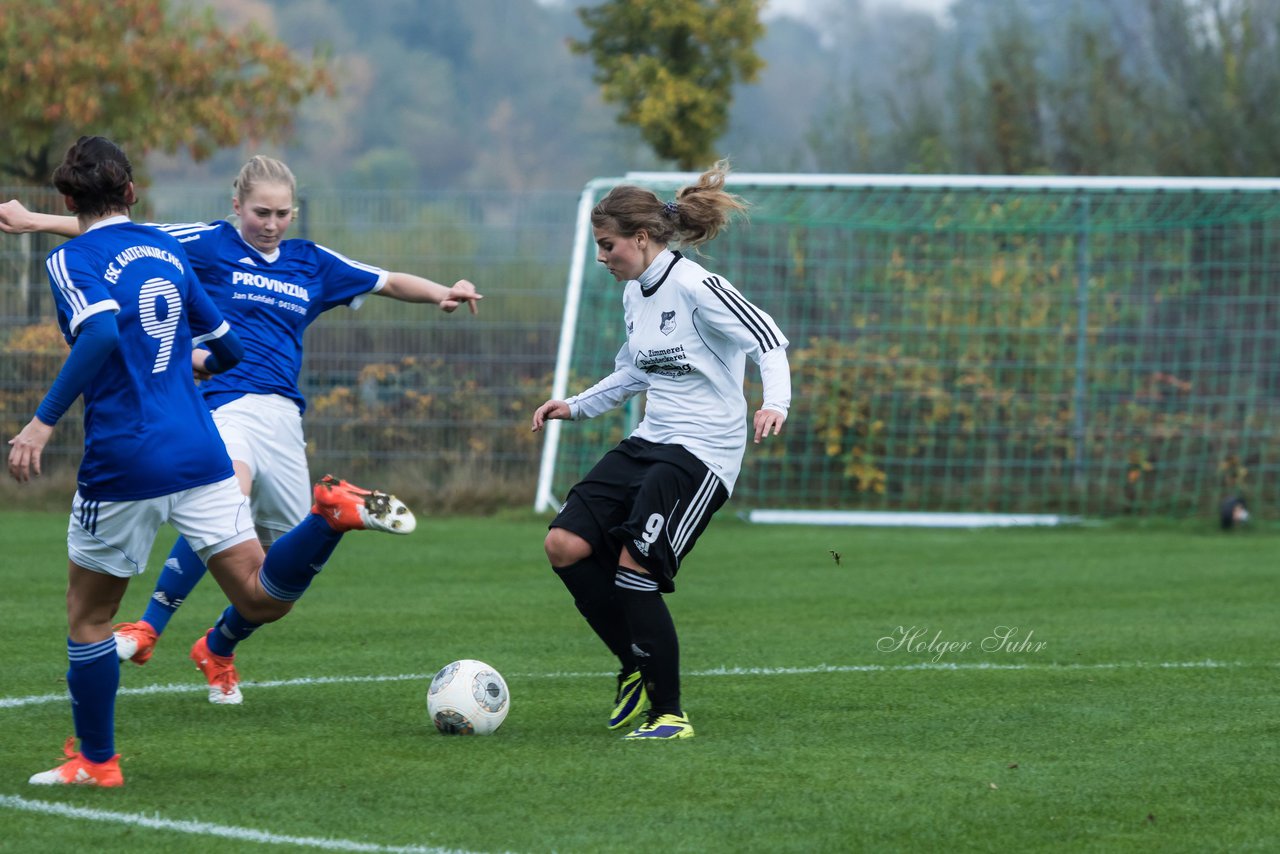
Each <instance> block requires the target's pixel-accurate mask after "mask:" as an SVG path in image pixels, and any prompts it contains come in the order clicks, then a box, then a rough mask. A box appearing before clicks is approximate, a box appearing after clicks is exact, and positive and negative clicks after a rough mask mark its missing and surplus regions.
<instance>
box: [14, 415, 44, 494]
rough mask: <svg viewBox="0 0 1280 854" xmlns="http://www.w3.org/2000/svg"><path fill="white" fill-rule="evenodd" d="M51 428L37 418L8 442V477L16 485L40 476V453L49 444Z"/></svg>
mask: <svg viewBox="0 0 1280 854" xmlns="http://www.w3.org/2000/svg"><path fill="white" fill-rule="evenodd" d="M52 435H53V428H52V427H50V426H49V425H48V424H45V423H44V422H43V421H41V420H40V419H39V418H32V419H31V420H30V421H29V422H27V426H26V427H23V428H22V432H21V433H19V434H18V435H16V436H14V437H13V438H12V439H10V440H9V445H10V448H9V475H10V476H11V477H12V478H13V479H14V480H16V481H17V482H18V483H26V482H28V481H29V480H31V478H33V477H39V475H40V453H41V452H42V451H43V450H44V446H45V445H47V444H48V443H49V437H50V436H52Z"/></svg>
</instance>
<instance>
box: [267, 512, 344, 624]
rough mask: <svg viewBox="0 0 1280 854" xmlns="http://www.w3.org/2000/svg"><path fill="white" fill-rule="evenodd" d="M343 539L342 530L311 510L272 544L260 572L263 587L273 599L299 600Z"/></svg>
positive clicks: (284, 600)
mask: <svg viewBox="0 0 1280 854" xmlns="http://www.w3.org/2000/svg"><path fill="white" fill-rule="evenodd" d="M341 541H342V532H341V531H335V530H333V528H331V527H329V523H328V522H326V521H325V520H324V518H323V517H321V516H317V515H316V514H314V513H308V514H307V517H306V518H305V519H303V520H302V521H301V522H299V523H298V524H297V525H296V526H294V528H293V530H291V531H289V533H287V534H285V535H284V536H283V537H281V538H280V539H278V540H276V541H275V542H274V543H272V544H271V551H269V552H267V559H266V560H265V561H264V562H263V564H262V569H261V570H259V572H258V578H259V579H260V580H261V581H262V589H263V590H265V591H267V595H269V596H271V597H272V598H273V599H279V600H280V601H282V602H296V601H297V600H298V599H300V598H302V594H303V593H306V592H307V588H308V587H310V586H311V582H312V581H313V580H314V579H315V577H316V574H317V573H319V572H320V570H322V569H324V565H325V563H326V562H327V561H328V560H329V556H330V555H332V554H333V550H334V549H336V548H337V547H338V543H339V542H341Z"/></svg>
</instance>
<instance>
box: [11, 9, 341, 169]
mask: <svg viewBox="0 0 1280 854" xmlns="http://www.w3.org/2000/svg"><path fill="white" fill-rule="evenodd" d="M6 24H7V25H6V26H4V27H0V102H3V103H4V104H5V105H6V120H7V123H8V125H9V126H8V128H7V130H8V133H7V134H6V135H5V137H4V139H3V141H0V164H3V165H5V166H12V167H16V168H20V167H21V166H22V164H23V163H24V162H25V161H26V160H27V159H28V157H29V154H30V152H33V151H40V150H42V149H50V148H51V149H53V150H55V151H56V150H59V149H61V148H62V146H63V145H65V144H66V143H68V142H69V141H70V140H71V139H73V138H74V137H75V136H76V135H78V134H79V133H81V132H82V131H83V130H84V129H85V128H86V127H87V126H90V125H92V127H93V130H94V131H95V132H97V133H102V134H104V135H106V136H110V137H112V138H113V139H115V140H116V141H117V142H119V143H120V144H121V145H122V146H123V147H124V149H125V150H126V151H128V152H129V153H130V154H131V155H132V156H133V159H134V162H135V163H141V162H142V155H144V154H145V153H146V152H147V151H148V150H152V149H160V150H164V151H169V152H172V151H176V150H177V149H178V148H187V149H188V150H189V151H190V152H191V154H192V156H193V157H195V158H196V159H202V158H204V157H207V156H209V155H210V154H212V153H213V152H214V151H216V150H217V149H219V148H222V147H229V146H234V145H236V144H238V143H239V142H240V141H241V140H243V139H245V138H248V137H253V138H257V139H264V140H272V141H283V140H284V139H286V138H287V137H288V135H289V133H290V132H291V130H292V125H293V116H294V109H295V108H296V106H297V105H298V104H299V103H300V102H301V101H302V100H303V99H304V98H306V97H308V96H310V95H312V94H316V93H326V92H328V93H331V92H332V91H333V81H332V79H331V77H330V75H329V72H328V70H327V69H326V67H325V65H324V63H323V62H321V61H320V60H315V59H313V60H311V61H305V60H302V59H299V58H297V57H295V56H294V55H293V54H291V53H290V52H289V50H288V49H287V48H286V47H285V46H284V45H283V44H281V43H280V42H278V41H277V40H275V39H274V38H273V37H272V36H270V35H269V34H267V33H266V32H264V31H263V30H262V29H261V28H259V27H257V26H256V25H255V26H249V27H246V28H243V29H238V30H236V31H234V32H228V31H224V30H222V29H221V28H220V27H219V26H218V25H217V24H216V23H215V21H214V19H213V17H212V16H211V14H208V12H207V10H206V12H205V13H197V12H192V11H191V10H189V9H180V8H179V7H177V6H176V5H171V4H170V3H169V2H167V0H116V2H113V3H109V4H108V3H101V2H89V0H58V2H50V0H44V2H30V3H24V4H23V14H22V15H21V16H15V18H14V19H13V21H12V22H8V21H6ZM23 177H25V178H27V179H28V180H30V181H31V182H32V183H43V182H44V181H45V180H46V179H47V177H48V175H47V171H43V170H39V171H38V173H37V172H35V171H33V172H31V173H30V174H24V175H23Z"/></svg>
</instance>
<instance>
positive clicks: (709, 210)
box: [591, 160, 747, 248]
mask: <svg viewBox="0 0 1280 854" xmlns="http://www.w3.org/2000/svg"><path fill="white" fill-rule="evenodd" d="M728 174H729V161H728V160H719V161H717V162H716V164H715V165H714V166H712V167H711V168H710V169H708V170H707V171H706V172H703V173H702V174H701V175H700V176H699V177H698V180H697V181H696V182H695V183H693V184H690V185H688V186H685V187H682V188H680V189H679V190H677V191H676V195H675V199H674V200H673V201H670V202H664V201H662V200H661V199H659V198H658V197H657V195H655V194H654V192H653V191H652V190H647V189H645V188H644V187H637V186H634V185H632V184H620V185H619V186H617V187H614V188H613V189H612V190H610V191H609V193H608V195H606V196H605V197H604V198H603V199H601V200H600V202H599V203H598V204H597V205H596V206H595V207H594V208H593V209H592V210H591V225H592V226H593V227H595V228H599V229H604V230H608V231H612V232H614V233H615V234H617V235H618V236H620V237H630V236H631V235H633V234H636V233H637V232H640V231H643V232H645V233H646V234H648V235H649V239H650V240H653V241H656V242H658V243H663V244H671V243H674V244H678V245H682V246H691V247H694V248H697V247H698V246H700V245H701V244H703V243H706V242H707V241H708V240H711V239H712V238H714V237H715V236H716V235H717V234H719V233H720V230H721V229H723V228H724V227H725V226H726V225H728V223H729V220H730V219H732V218H733V215H734V214H736V213H741V212H744V211H746V209H747V202H746V201H744V200H743V199H741V198H739V197H738V196H735V195H733V194H732V193H729V192H726V191H725V189H724V182H725V178H726V177H727V176H728Z"/></svg>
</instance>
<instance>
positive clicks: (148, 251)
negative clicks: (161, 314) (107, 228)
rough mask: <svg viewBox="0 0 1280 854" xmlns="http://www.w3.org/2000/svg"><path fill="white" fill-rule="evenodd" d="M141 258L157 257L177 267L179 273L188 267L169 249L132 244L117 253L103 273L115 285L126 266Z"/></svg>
mask: <svg viewBox="0 0 1280 854" xmlns="http://www.w3.org/2000/svg"><path fill="white" fill-rule="evenodd" d="M139 258H155V259H156V260H158V261H163V262H165V263H166V264H172V265H173V266H175V267H177V268H178V272H179V273H184V272H186V268H185V267H183V266H182V262H181V261H179V260H178V256H177V255H174V254H173V253H172V252H170V251H169V250H167V249H161V248H160V247H159V246H130V247H129V248H128V249H125V250H123V251H121V252H120V253H119V254H117V255H116V257H115V260H113V261H112V262H111V263H110V264H108V265H107V271H106V273H104V274H103V276H104V278H106V280H107V281H108V282H110V283H111V284H113V285H114V284H116V283H118V282H119V281H120V276H121V274H122V273H124V268H125V267H128V266H129V264H130V263H131V262H133V261H137V260H138V259H139Z"/></svg>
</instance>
